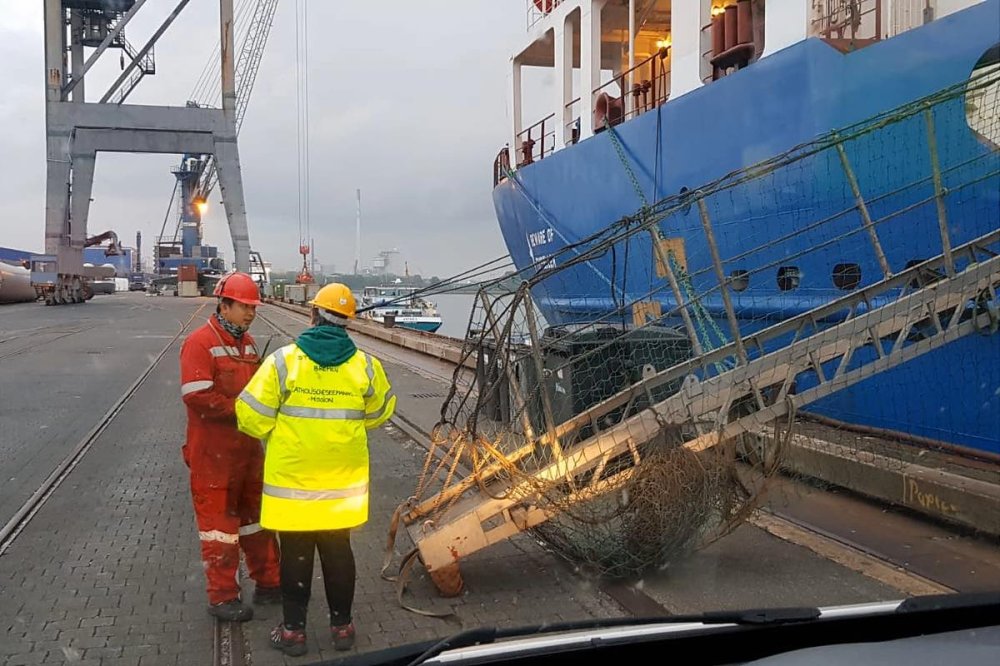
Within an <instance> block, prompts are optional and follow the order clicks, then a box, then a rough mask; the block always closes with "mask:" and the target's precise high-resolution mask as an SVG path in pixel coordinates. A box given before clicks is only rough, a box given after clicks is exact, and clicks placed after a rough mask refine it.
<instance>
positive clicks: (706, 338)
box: [604, 118, 729, 352]
mask: <svg viewBox="0 0 1000 666" xmlns="http://www.w3.org/2000/svg"><path fill="white" fill-rule="evenodd" d="M604 127H605V129H606V130H607V132H608V134H609V136H610V137H611V144H612V145H613V146H614V148H615V153H616V154H617V155H618V160H619V161H620V162H621V165H622V167H623V168H624V169H625V173H626V174H627V175H628V177H629V180H630V181H631V183H632V188H633V189H634V190H635V193H636V196H638V197H639V201H640V202H641V203H642V207H641V208H640V209H639V217H640V219H642V220H643V223H645V221H646V219H647V217H648V215H649V212H650V206H649V202H648V201H647V199H646V194H645V192H643V190H642V186H641V185H640V184H639V179H638V178H637V177H636V175H635V171H633V170H632V165H631V164H630V163H629V160H628V157H627V156H626V154H625V147H624V146H623V145H622V142H621V138H620V137H619V136H618V132H616V131H615V128H614V127H613V126H612V125H611V124H610V123H609V122H608V119H607V118H605V119H604ZM656 159H657V161H659V155H657V157H656ZM655 236H656V242H660V241H662V240H664V238H665V236H664V234H663V230H662V229H661V228H660V226H659V225H656V226H655ZM667 261H669V262H670V269H671V270H672V271H673V272H674V274H675V275H676V276H677V282H678V284H679V285H680V287H681V289H682V290H683V291H684V297H685V298H686V299H687V301H688V303H690V305H691V308H692V309H693V310H694V315H695V316H694V319H695V324H696V326H697V327H698V331H697V334H698V341H699V342H700V343H701V346H702V349H703V351H705V352H710V351H712V350H714V349H717V348H718V347H719V346H722V345H725V344H726V343H728V342H729V340H728V338H727V337H726V335H725V334H724V333H723V332H722V330H721V329H720V328H719V325H718V324H717V323H716V322H715V319H713V318H712V316H711V315H710V314H709V313H708V310H707V309H706V308H705V306H704V305H703V304H702V302H701V300H700V299H698V298H696V297H695V290H694V284H693V283H692V281H691V276H690V275H689V274H688V272H687V271H686V270H684V267H683V266H681V265H680V263H679V262H678V261H677V257H676V256H675V254H674V252H673V250H670V249H668V250H667ZM678 306H679V307H684V304H682V303H678ZM709 328H710V329H712V332H713V333H715V335H716V336H717V337H718V339H719V344H718V345H716V344H715V343H714V342H713V341H712V337H711V335H709V332H708V329H709Z"/></svg>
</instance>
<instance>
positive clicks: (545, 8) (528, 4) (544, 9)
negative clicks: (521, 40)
mask: <svg viewBox="0 0 1000 666" xmlns="http://www.w3.org/2000/svg"><path fill="white" fill-rule="evenodd" d="M562 3H563V0H524V5H525V8H526V14H527V17H528V30H531V28H532V26H534V25H535V24H536V23H538V22H539V21H541V20H542V19H543V18H545V17H546V16H548V15H549V14H551V13H552V10H554V9H555V8H556V7H558V6H559V5H561V4H562Z"/></svg>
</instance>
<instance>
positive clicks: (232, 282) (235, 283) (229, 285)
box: [215, 273, 260, 305]
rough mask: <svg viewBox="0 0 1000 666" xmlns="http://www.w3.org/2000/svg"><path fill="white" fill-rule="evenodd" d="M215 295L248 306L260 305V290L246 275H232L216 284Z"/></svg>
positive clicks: (224, 277)
mask: <svg viewBox="0 0 1000 666" xmlns="http://www.w3.org/2000/svg"><path fill="white" fill-rule="evenodd" d="M215 295H216V296H218V297H219V298H231V299H233V300H234V301H239V302H240V303H244V304H246V305H260V288H259V287H257V283H256V282H254V281H253V278H252V277H250V276H249V275H247V274H246V273H230V274H229V275H226V276H223V278H222V279H221V280H219V281H218V282H216V283H215Z"/></svg>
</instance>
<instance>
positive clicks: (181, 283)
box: [177, 264, 200, 298]
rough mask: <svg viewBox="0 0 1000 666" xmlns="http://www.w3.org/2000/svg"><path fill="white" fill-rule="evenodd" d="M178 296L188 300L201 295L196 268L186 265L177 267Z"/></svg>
mask: <svg viewBox="0 0 1000 666" xmlns="http://www.w3.org/2000/svg"><path fill="white" fill-rule="evenodd" d="M177 295H178V296H181V297H187V298H190V297H192V296H198V295H200V292H199V291H198V268H197V267H196V266H192V265H190V264H185V265H182V266H178V267H177Z"/></svg>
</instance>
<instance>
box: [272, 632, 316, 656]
mask: <svg viewBox="0 0 1000 666" xmlns="http://www.w3.org/2000/svg"><path fill="white" fill-rule="evenodd" d="M271 647H273V648H274V649H275V650H281V651H282V652H283V653H284V654H286V655H288V656H289V657H301V656H302V655H304V654H305V653H306V650H307V649H308V648H307V647H306V632H305V629H286V628H285V625H284V624H279V625H278V626H277V627H275V628H274V629H272V630H271Z"/></svg>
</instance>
